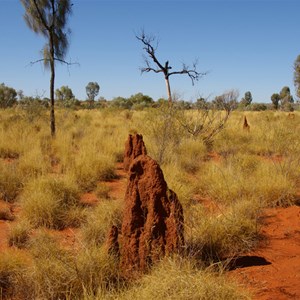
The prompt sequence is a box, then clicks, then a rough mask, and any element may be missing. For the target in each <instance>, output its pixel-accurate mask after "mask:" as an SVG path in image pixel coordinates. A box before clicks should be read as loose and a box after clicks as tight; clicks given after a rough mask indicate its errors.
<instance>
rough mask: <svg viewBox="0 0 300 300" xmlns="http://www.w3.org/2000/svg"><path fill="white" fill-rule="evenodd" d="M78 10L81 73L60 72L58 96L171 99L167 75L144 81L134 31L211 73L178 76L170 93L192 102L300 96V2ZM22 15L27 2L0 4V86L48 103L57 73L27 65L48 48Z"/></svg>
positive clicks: (2, 0) (97, 2) (243, 0)
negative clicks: (65, 90) (233, 96)
mask: <svg viewBox="0 0 300 300" xmlns="http://www.w3.org/2000/svg"><path fill="white" fill-rule="evenodd" d="M72 2H73V3H74V6H73V14H72V16H71V17H70V19H69V25H70V28H71V30H72V34H71V37H70V48H69V51H68V53H67V56H66V60H72V61H73V62H75V61H76V62H79V63H80V66H76V65H75V66H72V67H69V68H67V67H65V66H61V65H58V66H57V76H56V88H57V87H60V86H62V85H68V86H69V87H71V88H72V90H73V93H74V94H75V96H76V97H77V98H79V99H81V100H82V99H85V98H86V93H85V86H86V85H87V83H88V82H89V81H97V82H98V83H99V85H100V93H99V96H103V97H105V98H107V99H109V100H110V99H112V98H113V97H116V96H123V97H129V96H130V95H132V94H135V93H138V92H142V93H144V94H146V95H149V96H151V97H152V98H154V100H156V99H158V98H160V97H166V90H165V83H164V79H163V76H162V74H154V73H146V74H143V75H141V74H140V71H139V67H140V66H142V65H143V58H142V54H143V50H142V45H141V43H140V42H139V41H137V40H136V38H135V32H139V30H140V29H141V28H144V29H145V31H146V32H147V33H151V34H155V35H157V36H158V37H159V41H160V43H159V45H158V49H157V56H158V58H159V59H161V61H162V62H165V61H166V60H169V61H170V65H171V66H173V69H174V70H175V69H179V68H180V67H181V62H186V63H187V64H189V63H192V62H193V60H194V59H195V58H197V59H198V62H199V64H198V70H199V71H209V73H208V74H207V75H206V76H205V77H203V78H202V79H200V81H198V82H197V83H196V84H195V86H192V84H191V81H190V79H189V78H188V77H187V76H182V75H180V76H176V75H174V76H173V77H171V79H170V80H171V88H172V90H173V91H175V92H176V93H178V94H179V95H181V96H182V97H183V98H184V99H185V100H188V101H192V100H195V99H196V98H197V97H199V96H203V97H210V99H212V98H214V97H215V96H216V95H219V94H221V93H222V92H224V91H226V90H229V89H237V90H239V92H240V98H241V97H242V96H243V95H244V93H245V92H246V91H251V93H252V96H253V101H255V102H270V96H271V95H272V94H273V93H275V92H279V91H280V90H281V88H282V87H283V86H289V87H290V88H291V91H292V94H295V89H294V85H293V63H294V61H295V59H296V57H297V55H299V54H300V42H299V39H300V24H299V13H300V1H299V0H295V1H292V0H281V1H280V0H277V1H276V0H260V1H259V0H257V1H255V0H252V1H251V0H248V1H247V0H239V1H238V0H236V1H229V0H228V1H227V0H223V1H213V0H212V1H208V0H207V1H201V0H198V1H197V0H194V1H188V0H185V1H184V0H181V1H173V0H164V1H162V0H156V1H155V0H139V1H128V0H123V1H114V0H110V1H104V0H94V1H88V0H81V1H80V0H73V1H72ZM23 13H24V9H23V6H22V5H21V3H20V1H17V0H0V36H1V45H0V82H4V83H5V84H6V85H8V86H12V87H14V88H15V89H16V90H19V89H22V90H23V91H24V93H25V95H28V96H30V95H32V96H35V95H36V94H38V95H41V94H43V92H45V95H44V96H45V97H46V96H47V97H49V78H50V74H49V71H47V70H46V71H45V70H44V69H43V66H42V65H41V64H36V65H34V66H30V65H29V63H30V62H31V61H34V60H37V59H39V58H41V56H40V50H41V49H42V47H43V45H44V43H45V40H44V38H43V37H42V36H38V35H36V34H35V33H33V32H32V31H31V30H30V29H29V28H28V27H27V26H26V24H25V22H24V20H23Z"/></svg>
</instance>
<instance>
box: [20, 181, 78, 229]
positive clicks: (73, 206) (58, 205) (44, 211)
mask: <svg viewBox="0 0 300 300" xmlns="http://www.w3.org/2000/svg"><path fill="white" fill-rule="evenodd" d="M79 205H80V203H79V191H78V188H77V185H76V183H74V182H73V181H72V180H70V179H68V178H65V179H64V178H59V177H57V178H55V177H53V176H45V177H41V178H38V179H35V180H32V181H31V182H29V183H28V184H27V185H26V187H25V189H24V193H23V195H22V209H23V213H24V217H25V218H26V219H27V220H28V221H29V222H30V224H32V226H34V227H38V226H45V227H48V228H55V229H61V228H64V227H67V226H72V225H77V224H78V219H79V220H80V219H81V218H82V217H83V216H82V210H78V207H79ZM74 210H75V211H77V214H75V216H74V215H73V217H72V218H70V216H71V215H72V211H74Z"/></svg>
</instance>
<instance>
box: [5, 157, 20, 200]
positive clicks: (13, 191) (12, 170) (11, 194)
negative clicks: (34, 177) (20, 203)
mask: <svg viewBox="0 0 300 300" xmlns="http://www.w3.org/2000/svg"><path fill="white" fill-rule="evenodd" d="M22 188H23V178H22V176H21V174H20V173H19V171H18V166H17V164H15V163H6V162H1V161H0V198H1V199H3V200H5V201H8V202H13V201H14V200H15V199H16V198H17V196H18V195H19V193H20V191H21V190H22Z"/></svg>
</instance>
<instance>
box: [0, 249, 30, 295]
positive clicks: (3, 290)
mask: <svg viewBox="0 0 300 300" xmlns="http://www.w3.org/2000/svg"><path fill="white" fill-rule="evenodd" d="M28 266H29V264H28V261H27V257H26V256H25V255H24V254H23V253H20V252H16V251H6V252H3V253H1V255H0V298H1V299H30V296H31V293H30V290H31V288H30V284H29V280H27V276H26V271H27V268H28ZM29 294H30V296H29Z"/></svg>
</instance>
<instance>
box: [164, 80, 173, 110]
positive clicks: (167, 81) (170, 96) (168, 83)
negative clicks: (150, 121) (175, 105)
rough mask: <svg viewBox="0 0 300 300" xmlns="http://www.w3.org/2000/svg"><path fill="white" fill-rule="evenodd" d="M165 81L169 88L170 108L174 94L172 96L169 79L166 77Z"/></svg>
mask: <svg viewBox="0 0 300 300" xmlns="http://www.w3.org/2000/svg"><path fill="white" fill-rule="evenodd" d="M165 81H166V87H167V93H168V101H169V106H171V105H172V94H171V87H170V82H169V77H165Z"/></svg>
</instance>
